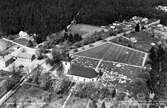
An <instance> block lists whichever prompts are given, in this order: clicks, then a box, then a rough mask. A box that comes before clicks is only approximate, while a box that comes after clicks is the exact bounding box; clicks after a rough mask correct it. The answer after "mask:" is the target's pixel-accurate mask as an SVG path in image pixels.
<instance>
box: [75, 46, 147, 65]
mask: <svg viewBox="0 0 167 108" xmlns="http://www.w3.org/2000/svg"><path fill="white" fill-rule="evenodd" d="M74 55H77V56H82V57H89V58H94V59H99V60H100V59H103V60H104V61H114V62H120V63H125V64H130V65H136V66H142V63H143V59H144V56H145V53H144V52H141V51H138V50H134V49H131V48H128V47H124V46H120V45H118V44H114V43H105V44H102V45H99V46H97V47H93V48H91V49H88V50H84V51H80V52H78V53H75V54H74Z"/></svg>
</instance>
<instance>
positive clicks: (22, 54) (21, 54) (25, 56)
mask: <svg viewBox="0 0 167 108" xmlns="http://www.w3.org/2000/svg"><path fill="white" fill-rule="evenodd" d="M32 56H33V55H32V54H28V53H19V54H18V55H17V57H18V58H24V59H32Z"/></svg>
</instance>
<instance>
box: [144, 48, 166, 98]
mask: <svg viewBox="0 0 167 108" xmlns="http://www.w3.org/2000/svg"><path fill="white" fill-rule="evenodd" d="M153 50H155V47H154V48H153V49H151V50H150V59H151V62H152V63H151V67H152V70H151V71H150V72H149V73H150V79H149V80H148V81H147V84H148V87H149V89H150V91H151V93H155V97H154V99H153V100H154V101H155V100H159V99H160V98H166V97H165V95H164V94H165V91H166V89H167V86H166V83H167V80H166V78H167V73H166V72H167V58H166V54H167V51H166V50H165V49H163V48H162V47H161V46H157V47H156V51H153Z"/></svg>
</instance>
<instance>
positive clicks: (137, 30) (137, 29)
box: [135, 23, 140, 32]
mask: <svg viewBox="0 0 167 108" xmlns="http://www.w3.org/2000/svg"><path fill="white" fill-rule="evenodd" d="M135 31H136V32H139V31H140V25H139V23H137V24H136V27H135Z"/></svg>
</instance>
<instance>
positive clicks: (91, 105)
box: [88, 99, 97, 108]
mask: <svg viewBox="0 0 167 108" xmlns="http://www.w3.org/2000/svg"><path fill="white" fill-rule="evenodd" d="M88 108H97V105H96V102H95V101H94V100H91V99H89V101H88Z"/></svg>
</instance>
